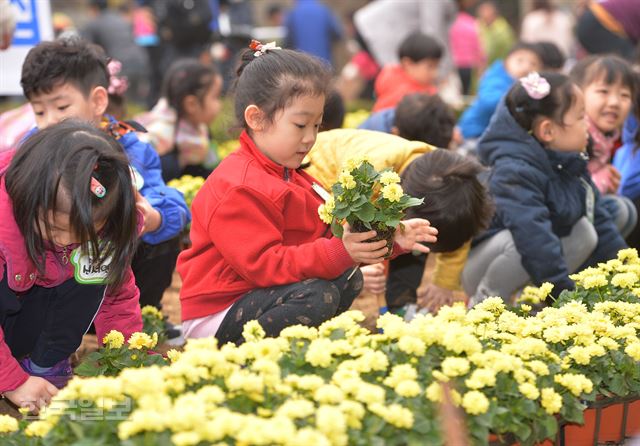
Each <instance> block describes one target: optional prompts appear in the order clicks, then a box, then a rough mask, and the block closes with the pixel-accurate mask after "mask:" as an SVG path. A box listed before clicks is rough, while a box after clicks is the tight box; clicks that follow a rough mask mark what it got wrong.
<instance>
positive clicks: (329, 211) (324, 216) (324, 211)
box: [318, 195, 336, 225]
mask: <svg viewBox="0 0 640 446" xmlns="http://www.w3.org/2000/svg"><path fill="white" fill-rule="evenodd" d="M335 207H336V202H335V200H334V198H333V195H331V196H329V198H327V200H326V201H325V202H324V203H323V204H321V205H320V206H318V215H319V216H320V220H322V221H323V222H324V223H326V224H328V225H330V224H331V222H332V221H333V210H334V209H335Z"/></svg>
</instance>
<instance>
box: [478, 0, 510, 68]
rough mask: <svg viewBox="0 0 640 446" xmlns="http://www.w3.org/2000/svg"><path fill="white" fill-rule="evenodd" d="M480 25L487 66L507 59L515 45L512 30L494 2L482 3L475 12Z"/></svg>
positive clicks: (489, 0)
mask: <svg viewBox="0 0 640 446" xmlns="http://www.w3.org/2000/svg"><path fill="white" fill-rule="evenodd" d="M476 13H477V15H478V24H479V25H480V39H481V40H482V45H483V46H484V51H485V54H486V55H487V65H491V64H492V63H493V62H495V61H496V60H498V59H504V58H506V57H507V55H508V54H509V52H510V51H511V48H512V47H513V45H514V44H515V43H516V38H515V35H514V33H513V29H512V28H511V25H509V22H507V19H505V18H504V17H503V16H502V14H500V10H499V9H498V6H497V5H496V3H495V2H493V1H491V0H487V1H483V2H482V3H480V4H479V5H478V9H477V10H476Z"/></svg>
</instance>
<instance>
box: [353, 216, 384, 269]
mask: <svg viewBox="0 0 640 446" xmlns="http://www.w3.org/2000/svg"><path fill="white" fill-rule="evenodd" d="M343 230H344V232H343V234H342V243H343V244H344V249H345V250H346V251H347V252H348V253H349V255H350V256H351V258H352V259H353V261H354V262H355V263H379V262H382V261H384V259H385V256H386V255H387V254H389V248H387V242H386V240H377V241H375V242H369V241H367V240H370V239H372V238H373V237H375V236H376V231H367V232H352V229H351V226H350V225H349V223H345V225H344V227H343Z"/></svg>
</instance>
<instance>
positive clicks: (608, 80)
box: [584, 57, 635, 91]
mask: <svg viewBox="0 0 640 446" xmlns="http://www.w3.org/2000/svg"><path fill="white" fill-rule="evenodd" d="M596 82H603V83H604V84H606V85H622V86H624V87H628V88H629V89H631V90H633V91H635V81H634V75H633V71H632V70H631V68H630V67H629V66H628V64H627V63H626V62H624V61H621V60H618V59H617V58H613V57H605V58H602V59H600V60H598V61H597V62H596V63H594V64H593V65H592V66H591V67H590V68H589V69H587V72H586V76H585V82H584V85H585V86H587V85H589V84H593V83H596Z"/></svg>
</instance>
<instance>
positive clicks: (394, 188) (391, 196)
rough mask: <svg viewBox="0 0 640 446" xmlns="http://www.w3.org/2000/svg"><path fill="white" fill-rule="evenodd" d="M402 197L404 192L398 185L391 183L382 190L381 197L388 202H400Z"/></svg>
mask: <svg viewBox="0 0 640 446" xmlns="http://www.w3.org/2000/svg"><path fill="white" fill-rule="evenodd" d="M403 195H404V191H403V190H402V186H400V185H399V184H396V183H391V184H387V185H386V186H384V187H383V188H382V196H383V197H384V198H386V199H387V200H389V201H400V199H401V198H402V196H403Z"/></svg>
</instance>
